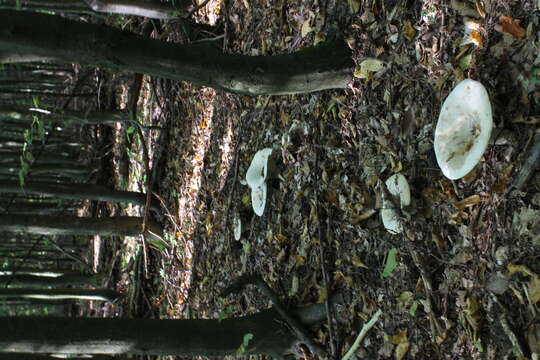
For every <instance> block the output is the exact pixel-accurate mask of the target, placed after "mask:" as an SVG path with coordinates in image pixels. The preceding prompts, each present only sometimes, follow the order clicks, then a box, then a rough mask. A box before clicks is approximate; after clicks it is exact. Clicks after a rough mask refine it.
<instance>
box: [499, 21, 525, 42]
mask: <svg viewBox="0 0 540 360" xmlns="http://www.w3.org/2000/svg"><path fill="white" fill-rule="evenodd" d="M520 24H521V20H519V19H514V18H511V17H509V16H500V17H499V24H498V25H497V26H496V27H495V30H498V31H500V32H505V33H507V34H510V35H512V36H514V37H516V38H524V37H525V29H524V28H522V27H521V25H520Z"/></svg>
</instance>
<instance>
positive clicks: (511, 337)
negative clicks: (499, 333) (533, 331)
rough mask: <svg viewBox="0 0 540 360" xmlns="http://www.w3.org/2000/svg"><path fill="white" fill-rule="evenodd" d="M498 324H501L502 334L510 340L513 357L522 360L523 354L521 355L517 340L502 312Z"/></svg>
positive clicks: (521, 350) (521, 351)
mask: <svg viewBox="0 0 540 360" xmlns="http://www.w3.org/2000/svg"><path fill="white" fill-rule="evenodd" d="M499 322H500V323H501V326H502V328H503V330H504V333H505V334H506V336H507V337H508V340H510V342H511V343H512V348H513V351H514V355H516V357H517V358H519V359H524V358H525V354H524V353H523V349H522V348H521V345H520V344H519V340H518V338H517V336H516V334H514V332H513V331H512V329H510V324H508V320H507V319H506V314H505V313H504V312H503V313H502V314H501V315H500V316H499Z"/></svg>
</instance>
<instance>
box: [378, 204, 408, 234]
mask: <svg viewBox="0 0 540 360" xmlns="http://www.w3.org/2000/svg"><path fill="white" fill-rule="evenodd" d="M381 219H382V223H383V225H384V228H385V229H386V230H388V232H389V233H391V234H399V233H401V232H403V221H402V220H401V217H400V216H399V213H398V212H397V210H396V209H395V208H394V203H393V202H392V201H388V200H387V199H385V197H384V196H383V201H382V209H381Z"/></svg>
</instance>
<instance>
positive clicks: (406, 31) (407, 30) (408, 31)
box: [403, 20, 416, 41]
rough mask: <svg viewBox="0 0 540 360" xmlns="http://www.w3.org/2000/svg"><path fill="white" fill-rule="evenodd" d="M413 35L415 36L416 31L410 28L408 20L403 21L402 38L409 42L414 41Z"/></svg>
mask: <svg viewBox="0 0 540 360" xmlns="http://www.w3.org/2000/svg"><path fill="white" fill-rule="evenodd" d="M414 35H416V30H415V29H414V27H413V26H412V24H411V22H410V21H409V20H407V21H405V24H403V36H405V38H406V39H407V40H409V41H411V40H412V39H414Z"/></svg>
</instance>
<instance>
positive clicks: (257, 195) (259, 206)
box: [251, 183, 266, 216]
mask: <svg viewBox="0 0 540 360" xmlns="http://www.w3.org/2000/svg"><path fill="white" fill-rule="evenodd" d="M265 205H266V183H262V184H261V185H260V186H257V187H254V188H253V187H252V188H251V206H252V207H253V212H255V215H257V216H262V214H263V212H264V207H265Z"/></svg>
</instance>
